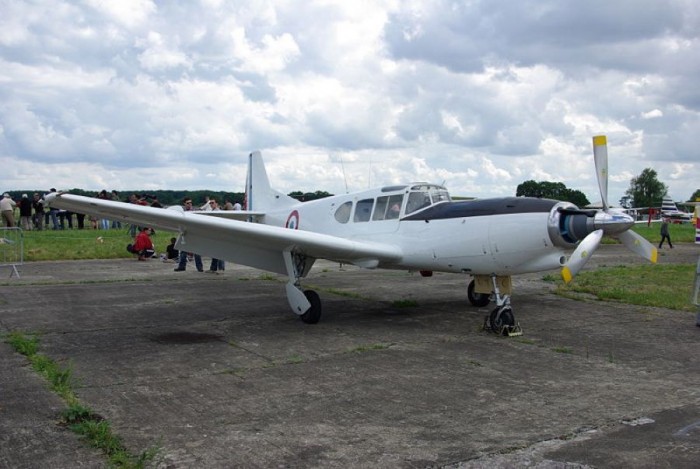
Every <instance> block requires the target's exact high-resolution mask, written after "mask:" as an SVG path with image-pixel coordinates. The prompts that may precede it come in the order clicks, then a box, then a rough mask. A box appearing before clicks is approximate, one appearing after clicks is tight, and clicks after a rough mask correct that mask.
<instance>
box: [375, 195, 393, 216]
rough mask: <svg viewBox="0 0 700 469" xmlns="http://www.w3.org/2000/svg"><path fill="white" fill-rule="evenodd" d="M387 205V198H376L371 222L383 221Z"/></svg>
mask: <svg viewBox="0 0 700 469" xmlns="http://www.w3.org/2000/svg"><path fill="white" fill-rule="evenodd" d="M388 203H389V196H387V195H385V196H383V197H377V204H376V205H375V206H374V215H372V220H384V214H385V213H386V206H387V204H388Z"/></svg>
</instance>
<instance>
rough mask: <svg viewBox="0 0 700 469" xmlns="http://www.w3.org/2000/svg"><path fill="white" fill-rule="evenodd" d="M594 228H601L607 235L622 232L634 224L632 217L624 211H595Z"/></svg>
mask: <svg viewBox="0 0 700 469" xmlns="http://www.w3.org/2000/svg"><path fill="white" fill-rule="evenodd" d="M593 226H594V227H595V229H596V230H601V229H602V230H603V233H605V234H606V235H609V236H615V235H618V234H620V233H623V232H625V231H627V230H629V229H630V228H632V227H633V226H634V219H633V218H632V217H631V216H630V215H627V214H626V213H616V212H609V211H608V212H602V211H601V212H597V213H596V214H595V218H594V219H593Z"/></svg>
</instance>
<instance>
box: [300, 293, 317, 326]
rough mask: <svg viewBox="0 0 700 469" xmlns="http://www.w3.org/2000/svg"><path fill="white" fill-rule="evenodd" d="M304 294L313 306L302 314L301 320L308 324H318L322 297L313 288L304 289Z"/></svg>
mask: <svg viewBox="0 0 700 469" xmlns="http://www.w3.org/2000/svg"><path fill="white" fill-rule="evenodd" d="M304 296H305V297H306V299H307V300H309V303H311V307H310V308H309V309H308V311H306V312H305V313H304V314H302V315H301V320H302V321H304V322H305V323H306V324H316V323H317V322H318V321H319V319H321V298H320V297H319V296H318V293H316V292H315V291H313V290H304Z"/></svg>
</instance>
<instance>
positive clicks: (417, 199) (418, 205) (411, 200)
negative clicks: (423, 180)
mask: <svg viewBox="0 0 700 469" xmlns="http://www.w3.org/2000/svg"><path fill="white" fill-rule="evenodd" d="M450 200H451V199H450V194H449V193H448V192H447V190H446V189H445V188H443V187H441V186H432V185H415V186H413V187H411V191H410V193H409V194H408V202H407V203H406V215H408V214H410V213H413V212H415V211H418V210H421V209H423V208H425V207H427V206H429V205H432V204H437V203H439V202H449V201H450Z"/></svg>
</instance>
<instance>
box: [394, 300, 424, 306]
mask: <svg viewBox="0 0 700 469" xmlns="http://www.w3.org/2000/svg"><path fill="white" fill-rule="evenodd" d="M391 306H393V307H395V308H414V307H416V306H418V302H417V301H416V300H396V301H392V302H391Z"/></svg>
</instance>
